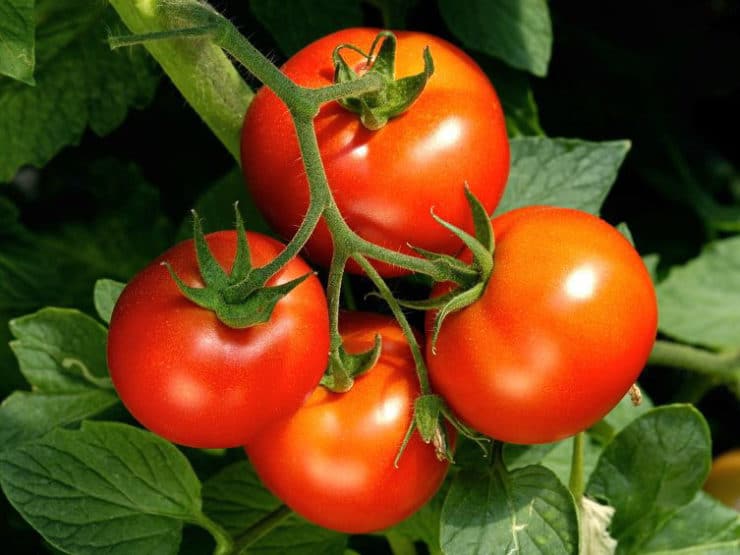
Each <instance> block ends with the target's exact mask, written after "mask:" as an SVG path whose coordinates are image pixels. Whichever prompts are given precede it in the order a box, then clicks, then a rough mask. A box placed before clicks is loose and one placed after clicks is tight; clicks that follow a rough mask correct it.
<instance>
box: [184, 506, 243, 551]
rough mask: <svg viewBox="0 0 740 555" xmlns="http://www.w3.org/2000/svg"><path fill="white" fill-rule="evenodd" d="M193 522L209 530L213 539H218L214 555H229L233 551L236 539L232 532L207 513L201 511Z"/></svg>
mask: <svg viewBox="0 0 740 555" xmlns="http://www.w3.org/2000/svg"><path fill="white" fill-rule="evenodd" d="M193 524H196V525H197V526H200V527H201V528H204V529H205V530H208V532H210V534H211V535H212V536H213V539H214V540H216V548H215V549H214V550H213V555H229V554H230V553H232V552H233V550H234V541H233V540H232V538H231V534H229V533H228V532H227V531H226V530H224V529H223V528H222V527H221V526H220V525H218V524H216V523H215V522H214V521H213V520H211V519H210V518H208V517H207V516H206V515H205V514H203V513H200V514H199V515H198V517H197V518H196V519H195V520H194V521H193Z"/></svg>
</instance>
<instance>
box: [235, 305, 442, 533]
mask: <svg viewBox="0 0 740 555" xmlns="http://www.w3.org/2000/svg"><path fill="white" fill-rule="evenodd" d="M340 330H341V332H342V337H343V338H344V345H345V348H346V349H347V350H348V351H349V352H361V351H366V350H367V349H368V348H370V347H371V346H372V344H373V340H374V337H375V334H376V333H380V334H381V336H382V338H383V351H382V354H381V356H380V360H379V361H378V363H377V364H376V365H375V366H374V367H373V368H372V369H371V370H370V371H369V372H367V373H366V374H363V375H362V376H359V377H358V378H357V379H356V381H355V384H354V386H353V388H352V389H351V390H350V391H349V392H347V393H332V392H330V391H328V390H326V389H324V388H323V387H318V388H316V390H315V391H314V392H313V394H312V395H311V397H310V398H309V399H308V401H307V402H306V404H305V405H304V406H303V407H302V408H301V409H300V410H299V411H298V412H296V413H295V414H294V415H293V416H290V417H288V418H286V419H283V420H281V421H278V422H275V423H273V424H272V425H270V426H269V427H267V428H266V429H265V430H264V433H263V434H261V435H260V436H258V437H257V438H256V439H255V440H254V441H253V442H252V443H250V444H249V445H247V447H246V451H247V455H248V456H249V459H250V460H251V462H252V464H253V465H254V468H255V470H256V471H257V474H258V475H259V477H260V478H261V479H262V481H263V482H264V484H265V485H266V486H267V487H268V488H269V489H270V490H271V491H272V492H273V493H274V494H275V495H276V496H277V497H279V498H280V499H282V500H283V502H285V503H286V504H287V505H288V506H289V507H290V508H291V509H293V510H294V511H295V512H297V513H298V514H300V515H301V516H303V517H304V518H306V519H308V520H310V521H312V522H314V523H316V524H319V525H320V526H323V527H325V528H330V529H332V530H338V531H340V532H346V533H366V532H371V531H376V530H381V529H383V528H387V527H389V526H392V525H393V524H395V523H397V522H400V521H401V520H403V519H404V518H406V517H408V516H409V515H411V514H412V513H414V512H415V511H416V510H418V509H419V508H420V507H421V506H422V505H423V504H424V503H426V502H427V501H428V500H429V499H430V498H431V497H432V496H433V495H434V493H435V492H436V491H437V489H438V488H439V486H440V485H441V483H442V481H443V479H444V476H445V473H446V472H447V468H448V463H447V462H440V461H439V460H437V458H436V455H435V453H434V447H433V446H432V445H428V444H425V443H424V442H423V441H422V440H421V437H420V436H419V433H418V432H416V431H415V432H414V435H413V436H412V438H411V441H409V443H408V445H407V447H406V450H405V451H404V453H403V455H402V456H401V459H400V460H399V466H398V468H394V466H393V461H394V459H395V457H396V454H397V453H398V450H399V448H400V446H401V443H402V440H403V438H404V435H405V433H406V430H407V428H408V426H409V424H410V423H411V418H412V411H413V403H414V400H415V399H416V397H417V396H418V395H419V386H418V382H417V379H416V374H415V371H414V362H413V359H412V357H411V352H410V350H409V347H408V343H407V342H406V340H405V338H404V336H403V333H402V332H401V329H400V328H399V327H398V325H397V324H396V323H395V322H394V321H393V320H392V319H390V318H387V317H385V316H380V315H376V314H368V313H359V312H355V313H345V314H342V317H341V320H340Z"/></svg>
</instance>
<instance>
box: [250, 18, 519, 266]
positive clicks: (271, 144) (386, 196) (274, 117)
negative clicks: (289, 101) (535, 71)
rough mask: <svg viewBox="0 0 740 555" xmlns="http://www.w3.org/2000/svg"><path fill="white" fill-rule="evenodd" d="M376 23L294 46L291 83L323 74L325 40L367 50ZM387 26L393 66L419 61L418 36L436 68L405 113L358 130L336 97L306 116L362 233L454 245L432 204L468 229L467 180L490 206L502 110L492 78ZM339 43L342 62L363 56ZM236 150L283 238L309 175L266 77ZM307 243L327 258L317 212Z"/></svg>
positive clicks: (300, 212) (416, 66)
mask: <svg viewBox="0 0 740 555" xmlns="http://www.w3.org/2000/svg"><path fill="white" fill-rule="evenodd" d="M377 33H378V30H377V29H347V30H344V31H339V32H337V33H334V34H331V35H328V36H326V37H324V38H322V39H320V40H318V41H316V42H314V43H311V44H309V45H308V46H306V47H305V48H304V49H303V50H301V51H300V52H298V53H297V54H295V55H294V56H293V57H292V58H290V59H289V60H288V61H287V62H286V63H285V65H284V66H283V68H282V70H283V72H284V73H285V74H286V75H288V76H289V77H290V78H291V79H293V80H294V81H295V82H297V83H298V84H300V85H304V86H307V87H322V86H325V85H329V84H331V83H332V79H333V75H334V69H333V66H332V50H333V49H334V47H335V46H337V45H339V44H341V43H351V44H354V45H356V46H358V47H360V48H362V49H365V50H368V49H369V48H370V44H371V43H372V41H373V39H374V38H375V36H376V34H377ZM396 36H397V38H398V49H397V60H396V75H397V76H398V77H405V76H407V75H413V74H416V73H419V72H421V71H422V69H423V61H422V51H423V49H424V47H425V46H427V45H428V46H429V47H430V49H431V54H432V57H433V58H434V66H435V71H434V75H433V76H432V77H431V79H430V80H429V81H428V82H427V85H426V88H425V89H424V91H423V92H422V93H421V96H420V97H419V98H418V99H417V100H416V102H415V103H414V104H413V105H412V106H411V108H410V109H409V110H408V111H407V112H405V113H404V114H402V115H401V116H399V117H396V118H393V119H391V120H390V121H389V122H388V124H387V125H385V126H384V127H383V128H381V129H379V130H377V131H369V130H367V129H365V128H364V127H363V126H362V124H361V122H360V119H359V116H358V115H357V114H354V113H352V112H349V111H347V110H345V109H344V108H342V107H341V106H340V105H339V104H338V103H336V102H332V103H329V104H326V105H324V106H323V107H322V108H321V111H320V113H319V114H318V116H317V117H316V120H315V122H314V125H315V129H316V134H317V137H318V143H319V147H320V150H321V156H322V159H323V163H324V167H325V169H326V175H327V178H328V181H329V186H330V188H331V191H332V193H333V195H334V198H335V200H336V202H337V205H338V207H339V210H340V212H341V213H342V215H343V217H344V218H345V220H346V222H347V223H348V225H349V226H350V227H351V228H352V229H353V230H354V231H355V232H357V233H358V234H359V235H360V236H362V237H363V238H365V239H367V240H369V241H371V242H373V243H376V244H378V245H382V246H384V247H387V248H389V249H392V250H395V251H401V252H404V253H411V252H412V251H411V250H410V248H409V244H411V245H413V246H416V247H422V248H424V249H427V250H434V251H437V252H445V253H455V252H457V251H458V250H459V249H460V247H461V242H460V241H459V239H457V238H456V237H455V236H454V235H452V234H451V233H450V232H448V231H447V230H446V229H444V228H443V227H442V226H440V225H439V224H437V223H436V222H435V221H434V220H433V219H432V217H431V215H430V209H431V208H434V211H435V213H436V214H437V215H439V216H441V217H443V218H444V219H446V220H448V221H450V222H452V223H454V224H455V225H457V226H459V227H462V228H464V229H466V230H468V231H472V229H473V224H472V219H471V216H470V208H469V207H468V204H467V202H466V199H465V193H464V184H465V183H467V184H468V185H469V187H470V189H471V191H472V192H473V193H474V194H475V195H476V196H477V197H478V199H480V201H481V202H482V203H483V205H484V206H485V208H486V209H487V210H488V212H489V213H493V210H494V209H495V207H496V205H497V204H498V201H499V199H500V198H501V195H502V193H503V190H504V185H505V184H506V179H507V176H508V172H509V144H508V139H507V135H506V125H505V122H504V115H503V112H502V110H501V105H500V103H499V100H498V97H497V95H496V92H495V90H494V89H493V87H492V86H491V83H490V82H489V81H488V79H487V77H486V76H485V74H484V73H483V71H481V69H480V68H479V67H478V66H477V65H476V63H475V62H474V61H473V60H472V59H471V58H470V57H468V56H467V55H466V54H465V53H464V52H462V51H461V50H460V49H458V48H457V47H455V46H453V45H452V44H450V43H448V42H446V41H444V40H442V39H440V38H437V37H434V36H431V35H427V34H423V33H417V32H401V31H399V32H397V33H396ZM342 53H343V55H344V57H345V59H346V60H347V62H348V63H349V64H350V65H351V66H360V65H362V61H363V60H362V58H361V57H360V56H359V55H358V54H356V53H355V52H351V51H349V50H347V49H345V50H343V51H342ZM241 154H242V167H243V169H244V175H245V178H246V182H247V185H248V187H249V189H250V190H251V192H252V195H253V196H254V198H255V200H256V202H257V205H258V207H259V208H260V210H261V211H262V213H263V214H264V215H265V216H266V218H267V220H268V221H269V222H270V224H272V226H274V228H275V229H276V230H277V231H278V232H279V233H280V234H281V235H282V236H283V237H286V238H289V237H291V236H292V235H293V233H295V231H296V229H297V228H298V225H299V224H300V223H301V221H302V220H303V216H304V215H305V214H306V210H307V208H308V184H307V181H306V177H305V172H304V169H303V165H302V163H301V157H300V152H299V148H298V142H297V139H296V136H295V131H294V129H293V123H292V121H291V119H290V117H289V114H288V111H287V109H286V107H285V105H284V104H283V103H282V102H281V101H280V100H279V99H278V98H277V96H275V94H274V93H273V92H272V91H270V90H269V89H267V88H266V87H263V88H262V89H261V90H260V91H259V92H258V93H257V95H256V96H255V98H254V100H253V101H252V103H251V105H250V107H249V110H248V111H247V114H246V117H245V120H244V127H243V132H242V146H241ZM305 252H306V253H307V256H308V257H309V258H310V259H311V260H313V261H314V262H316V263H318V264H321V265H323V266H328V264H329V261H330V259H331V254H332V241H331V236H330V235H329V232H328V230H327V228H326V225H325V224H324V223H323V221H322V222H320V223H319V226H318V228H317V230H316V231H315V232H314V234H313V236H312V237H311V239H310V240H309V242H308V244H307V246H306V251H305ZM376 267H377V268H378V269H379V270H380V271H381V273H382V274H383V275H385V276H392V275H402V274H404V273H406V271H405V270H403V269H402V268H397V267H391V266H389V265H386V264H376ZM349 268H350V270H351V271H355V272H358V271H359V270H358V268H357V267H356V266H353V265H350V266H349Z"/></svg>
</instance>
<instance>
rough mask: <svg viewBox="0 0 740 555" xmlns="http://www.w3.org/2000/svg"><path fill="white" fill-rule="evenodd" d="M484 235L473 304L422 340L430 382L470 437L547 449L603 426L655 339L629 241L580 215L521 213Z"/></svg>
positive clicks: (642, 276)
mask: <svg viewBox="0 0 740 555" xmlns="http://www.w3.org/2000/svg"><path fill="white" fill-rule="evenodd" d="M493 228H494V235H495V237H496V251H495V253H494V269H493V274H492V275H491V277H490V280H489V282H488V284H487V286H486V290H485V293H484V294H483V296H482V297H481V298H480V299H479V300H478V301H477V302H476V303H474V304H473V305H471V306H469V307H467V308H465V309H463V310H461V311H460V312H457V313H453V314H452V315H450V316H449V317H448V318H447V319H446V320H445V321H444V323H443V324H442V328H441V331H440V332H439V337H438V340H437V343H436V346H435V345H433V344H432V342H431V341H429V340H428V341H427V349H426V351H427V361H428V364H429V370H430V377H431V380H432V383H433V384H434V386H435V388H436V389H437V390H438V391H439V392H440V393H441V395H442V396H443V397H444V398H445V399H446V400H447V401H448V402H449V403H450V405H451V407H452V408H453V409H454V410H455V411H456V412H457V413H458V414H459V415H460V416H461V417H462V418H463V420H465V421H466V422H467V423H468V424H470V425H471V426H473V427H474V428H475V429H477V430H479V431H481V432H483V433H485V434H487V435H489V436H491V437H493V438H496V439H500V440H503V441H507V442H513V443H546V442H551V441H556V440H558V439H562V438H565V437H568V436H570V435H573V434H575V433H577V432H579V431H581V430H583V429H585V428H587V427H588V426H590V425H591V424H593V423H595V422H596V421H597V420H599V419H600V418H601V417H603V416H604V415H605V414H606V413H607V412H609V411H610V410H611V409H612V408H613V407H614V406H615V405H616V404H617V402H618V401H619V400H620V399H621V398H622V397H623V396H624V395H625V394H626V393H627V391H628V390H629V388H630V386H631V385H632V384H633V383H634V382H635V380H636V379H637V376H638V375H639V374H640V371H641V370H642V369H643V367H644V366H645V363H646V361H647V358H648V355H649V354H650V350H651V348H652V345H653V342H654V340H655V333H656V326H657V305H656V299H655V292H654V290H653V286H652V282H651V280H650V276H649V274H648V272H647V270H646V269H645V266H644V264H643V262H642V260H641V259H640V256H639V255H638V254H637V252H636V251H635V250H634V249H633V248H632V246H631V245H630V244H629V242H628V241H627V240H626V239H625V238H624V237H623V236H622V235H621V234H620V233H619V232H618V231H617V230H616V229H614V228H612V227H611V226H609V225H608V224H606V223H605V222H603V221H602V220H600V219H598V218H596V217H594V216H591V215H589V214H586V213H584V212H579V211H576V210H569V209H562V208H550V207H528V208H521V209H518V210H514V211H511V212H508V213H506V214H504V215H503V216H500V217H498V218H496V219H494V221H493ZM445 288H447V289H448V288H449V287H447V286H445V285H441V286H439V287H438V289H437V291H436V294H441V293H442V292H443V291H444V290H445ZM427 319H428V321H429V322H430V323H431V320H432V318H431V313H430V315H429V316H428V318H427Z"/></svg>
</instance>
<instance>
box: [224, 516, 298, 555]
mask: <svg viewBox="0 0 740 555" xmlns="http://www.w3.org/2000/svg"><path fill="white" fill-rule="evenodd" d="M292 514H293V511H292V510H291V509H289V508H288V507H287V506H285V505H280V507H278V508H277V509H275V510H274V511H272V512H271V513H269V514H268V515H267V516H265V517H264V518H263V519H262V520H260V521H258V522H256V523H255V524H253V525H252V526H250V527H249V528H248V529H247V530H246V531H245V532H244V533H243V534H241V535H240V536H239V537H238V538H237V539H236V546H235V547H234V553H235V554H236V555H242V554H244V553H246V552H247V549H249V547H250V546H252V545H253V544H255V543H256V542H257V541H258V540H259V539H260V538H263V537H264V536H266V535H267V534H269V533H270V532H271V531H272V530H274V529H275V528H277V527H278V526H280V525H281V524H282V523H283V522H285V521H286V520H287V519H288V518H290V517H291V515H292Z"/></svg>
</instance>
